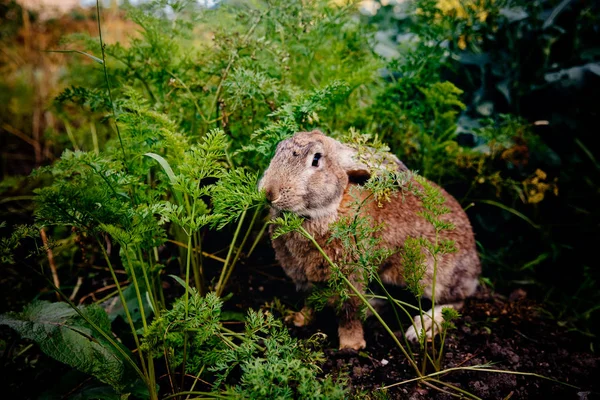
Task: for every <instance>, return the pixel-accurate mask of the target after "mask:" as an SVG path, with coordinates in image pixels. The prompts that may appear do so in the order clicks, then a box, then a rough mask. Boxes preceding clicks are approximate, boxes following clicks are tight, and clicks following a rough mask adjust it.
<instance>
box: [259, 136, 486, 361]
mask: <svg viewBox="0 0 600 400" xmlns="http://www.w3.org/2000/svg"><path fill="white" fill-rule="evenodd" d="M390 160H391V161H390ZM378 161H380V162H381V163H383V164H390V163H393V164H395V166H394V168H397V169H398V170H407V168H406V167H405V166H404V164H402V163H401V162H400V161H399V160H398V159H397V157H395V156H393V155H391V157H389V158H386V159H385V160H378ZM372 169H373V165H369V163H368V162H365V161H361V160H359V157H358V152H357V150H355V149H353V148H351V147H350V146H348V145H345V144H343V143H341V142H339V141H337V140H335V139H333V138H331V137H328V136H326V135H325V134H323V133H322V132H320V131H318V130H315V131H312V132H298V133H296V134H294V136H292V137H291V138H288V139H285V140H283V141H281V142H280V143H279V144H278V145H277V149H276V152H275V155H274V157H273V159H272V160H271V162H270V165H269V167H268V168H267V169H266V170H265V172H264V174H263V176H262V178H261V179H260V181H259V184H258V188H259V190H263V191H264V193H265V195H266V197H267V200H268V202H269V203H270V206H271V216H272V217H276V216H277V215H279V214H280V212H281V211H291V212H293V213H296V214H297V215H299V216H302V217H304V218H305V220H304V221H303V225H302V226H303V228H304V229H305V230H306V231H307V232H309V233H310V234H311V235H312V236H313V237H314V239H315V240H316V242H317V243H318V244H319V246H321V248H322V249H323V250H324V252H325V253H326V254H327V255H328V256H329V258H330V259H331V260H332V261H333V262H335V263H338V264H339V263H340V262H342V260H343V254H344V249H343V248H342V246H341V243H339V242H337V241H329V236H330V235H329V226H330V224H331V223H332V222H334V221H336V220H337V219H338V218H340V217H343V216H353V215H354V213H355V212H356V209H355V208H353V207H352V206H351V203H352V202H353V200H354V199H353V197H352V196H351V194H350V189H351V188H352V187H355V188H358V189H359V190H360V191H361V196H362V198H365V197H366V196H367V195H368V194H369V193H368V191H367V189H365V188H363V187H362V185H361V183H364V182H365V181H366V179H368V178H369V176H370V175H371V174H372V173H373V172H372ZM433 185H434V186H436V185H435V184H433ZM436 187H437V186H436ZM438 188H439V187H438ZM439 190H440V191H441V193H442V194H443V196H444V198H445V204H444V205H445V206H446V207H448V208H449V210H450V213H449V214H445V215H443V216H442V217H441V218H442V219H443V220H445V221H448V222H452V223H453V224H454V225H455V229H454V230H448V231H442V232H441V233H440V235H441V239H450V240H453V241H454V242H455V245H456V248H457V251H456V252H454V253H450V254H443V255H441V256H440V258H439V260H438V268H437V277H436V284H435V291H436V296H435V298H436V305H435V308H434V319H435V322H436V324H439V323H440V322H441V321H442V319H443V318H442V312H441V311H442V307H454V308H456V309H460V308H461V307H462V305H463V301H464V300H465V298H467V297H468V296H471V295H472V294H473V293H474V292H475V290H476V289H477V286H478V277H479V274H480V272H481V264H480V260H479V257H478V254H477V249H476V245H475V238H474V233H473V230H472V228H471V224H470V222H469V219H468V217H467V215H466V213H465V212H464V210H463V209H462V207H461V206H460V204H459V203H458V202H457V201H456V199H455V198H454V197H452V196H451V195H450V194H448V193H447V192H446V191H445V190H443V189H442V188H439ZM354 196H355V194H354ZM376 203H377V202H368V203H367V204H366V205H365V206H364V207H362V208H361V210H360V212H361V213H365V214H366V215H368V216H369V217H371V218H372V219H373V220H374V222H375V223H377V224H380V223H384V227H383V228H382V231H380V232H379V233H378V235H380V239H381V242H380V244H381V245H382V246H385V247H387V248H389V249H392V250H393V249H396V250H399V249H401V248H402V246H403V244H404V241H405V240H406V238H407V237H409V236H411V237H421V236H424V237H426V238H428V239H430V240H433V239H434V238H435V231H434V228H433V226H432V225H431V224H430V223H429V222H427V221H426V220H425V219H424V218H423V217H421V216H419V215H418V211H420V210H422V206H421V201H420V200H419V199H418V198H417V197H416V196H415V195H414V194H413V193H412V192H410V191H404V190H400V191H398V193H396V194H394V195H393V196H392V197H391V200H390V201H389V202H386V201H384V202H383V203H381V204H376ZM274 231H275V226H274V225H271V227H270V230H269V232H270V235H271V238H272V236H273V232H274ZM272 246H273V249H274V251H275V258H276V259H277V261H278V262H279V263H280V264H281V266H282V267H283V269H284V271H285V273H286V274H287V275H288V276H289V277H290V278H291V279H292V280H293V282H294V283H295V284H296V288H297V289H298V290H307V289H310V287H311V285H312V284H313V283H317V282H326V281H327V280H328V279H329V277H330V274H331V271H330V267H329V264H328V263H327V262H326V260H325V258H324V257H323V255H322V254H321V253H320V252H319V251H318V250H317V248H316V247H315V246H314V245H313V243H311V242H310V241H309V240H308V239H307V238H306V237H304V236H303V235H302V234H301V233H299V232H295V231H294V232H290V233H287V234H285V235H282V236H279V237H277V238H275V239H272ZM378 273H379V276H380V277H381V280H382V281H383V282H384V283H385V284H391V285H400V286H403V285H404V277H403V267H402V263H401V254H400V252H399V251H395V252H394V253H393V255H391V256H389V257H388V258H387V259H386V260H385V261H384V262H383V263H382V264H381V265H380V266H379V269H378ZM432 275H433V259H432V258H431V257H428V259H427V267H426V272H425V276H424V278H423V280H422V283H423V284H424V285H425V290H424V296H425V297H427V298H431V294H432ZM351 281H352V279H351ZM354 283H356V285H357V286H360V284H359V283H358V282H354ZM359 290H362V291H363V292H364V290H365V288H362V287H359ZM359 309H360V300H359V299H358V297H357V296H351V297H350V299H349V300H347V301H346V302H345V303H344V304H342V306H341V307H340V308H339V310H338V313H337V314H338V335H339V348H340V349H354V350H359V349H363V348H365V347H366V342H365V339H364V332H363V327H362V322H361V318H360V313H359ZM431 312H432V311H431V310H429V311H428V312H427V313H426V316H425V318H423V321H424V324H425V326H421V318H420V317H419V316H418V315H417V316H416V317H415V318H414V322H413V325H412V326H411V327H410V328H409V329H407V331H406V333H405V335H406V337H407V339H409V340H411V341H416V340H418V335H420V332H422V330H424V331H425V332H426V335H427V337H429V338H430V337H431V335H432V327H431V325H432V321H431ZM307 314H308V313H307V310H306V308H305V309H303V311H301V312H300V313H297V315H296V317H295V320H294V323H295V324H296V325H301V324H302V323H303V318H304V316H305V315H307ZM436 330H438V329H436Z"/></svg>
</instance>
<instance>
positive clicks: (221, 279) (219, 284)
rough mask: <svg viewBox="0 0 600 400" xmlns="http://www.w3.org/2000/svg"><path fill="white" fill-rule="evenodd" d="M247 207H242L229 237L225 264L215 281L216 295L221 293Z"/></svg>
mask: <svg viewBox="0 0 600 400" xmlns="http://www.w3.org/2000/svg"><path fill="white" fill-rule="evenodd" d="M247 211H248V208H244V211H242V215H241V216H240V220H239V222H238V225H237V228H236V229H235V233H234V234H233V239H231V244H230V245H229V251H228V252H227V258H225V264H223V269H222V270H221V275H220V276H219V281H218V282H217V286H216V287H215V292H216V294H217V296H219V297H221V294H222V293H223V286H224V285H225V276H226V275H227V268H228V267H229V260H231V255H232V254H233V248H234V246H235V242H237V237H238V235H239V234H240V230H241V228H242V224H243V223H244V219H245V218H246V212H247Z"/></svg>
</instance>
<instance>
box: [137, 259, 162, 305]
mask: <svg viewBox="0 0 600 400" xmlns="http://www.w3.org/2000/svg"><path fill="white" fill-rule="evenodd" d="M137 251H138V258H139V259H140V264H141V265H142V274H143V275H144V283H146V293H148V297H149V298H150V304H152V308H153V311H154V314H155V315H157V316H158V315H160V310H159V308H158V304H157V303H156V296H155V292H154V285H151V284H150V279H149V278H148V272H147V271H146V268H145V266H146V265H145V263H144V258H143V254H142V250H141V249H140V248H139V247H138V248H137Z"/></svg>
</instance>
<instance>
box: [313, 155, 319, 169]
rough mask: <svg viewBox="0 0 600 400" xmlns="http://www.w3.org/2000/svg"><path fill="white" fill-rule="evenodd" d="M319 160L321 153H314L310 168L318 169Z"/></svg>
mask: <svg viewBox="0 0 600 400" xmlns="http://www.w3.org/2000/svg"><path fill="white" fill-rule="evenodd" d="M320 159H321V153H315V156H314V157H313V161H312V166H313V167H318V166H319V160H320Z"/></svg>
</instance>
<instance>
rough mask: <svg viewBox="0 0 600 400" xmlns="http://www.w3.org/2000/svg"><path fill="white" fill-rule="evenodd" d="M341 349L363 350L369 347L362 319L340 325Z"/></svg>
mask: <svg viewBox="0 0 600 400" xmlns="http://www.w3.org/2000/svg"><path fill="white" fill-rule="evenodd" d="M338 335H339V338H340V350H343V349H353V350H361V349H364V348H365V347H367V342H366V341H365V336H364V332H363V328H362V324H361V323H360V321H351V322H350V323H346V324H343V325H340V326H339V327H338Z"/></svg>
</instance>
